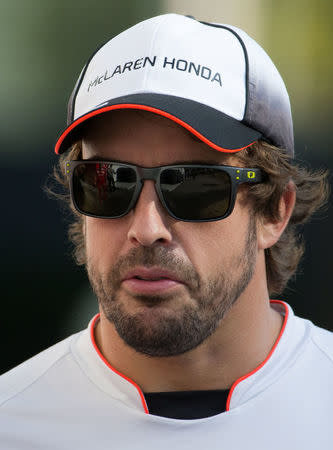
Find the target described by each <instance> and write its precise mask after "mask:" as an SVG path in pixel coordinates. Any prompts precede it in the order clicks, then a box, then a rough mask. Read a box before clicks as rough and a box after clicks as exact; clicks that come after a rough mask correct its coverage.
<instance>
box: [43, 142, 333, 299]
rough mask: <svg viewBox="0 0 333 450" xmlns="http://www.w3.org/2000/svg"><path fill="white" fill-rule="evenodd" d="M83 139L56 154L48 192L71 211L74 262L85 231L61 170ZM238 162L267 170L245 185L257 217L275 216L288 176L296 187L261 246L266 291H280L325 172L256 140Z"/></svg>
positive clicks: (323, 188)
mask: <svg viewBox="0 0 333 450" xmlns="http://www.w3.org/2000/svg"><path fill="white" fill-rule="evenodd" d="M81 154H82V148H81V141H80V142H77V143H76V144H74V145H73V147H72V148H71V150H70V151H69V153H66V154H65V155H61V156H60V160H59V162H58V164H57V165H56V166H55V167H54V170H53V179H54V180H55V181H56V182H57V183H59V184H60V185H61V186H62V187H63V188H64V191H63V192H61V193H60V192H57V191H56V190H55V189H54V187H52V186H47V187H46V191H47V192H48V193H49V194H50V195H52V197H55V198H57V199H60V200H62V201H64V202H65V204H66V205H67V206H69V208H70V209H71V211H72V212H73V214H74V221H73V222H72V223H71V224H70V226H69V232H68V234H69V239H70V240H71V242H72V243H73V244H74V251H73V256H74V259H75V260H76V262H77V264H78V265H83V264H85V263H86V253H85V240H84V234H83V226H84V219H83V216H82V215H81V214H79V213H78V212H77V211H76V210H75V209H74V207H73V205H72V203H71V200H70V196H69V189H68V179H67V176H66V175H65V161H66V160H74V159H80V157H81ZM237 157H238V159H239V161H240V162H241V163H242V165H244V166H245V167H259V168H260V169H262V170H263V171H264V172H265V173H266V174H267V180H266V181H265V182H264V183H260V184H255V185H249V187H248V197H247V198H248V199H249V200H250V201H251V204H252V207H253V210H254V212H255V214H256V215H257V216H261V217H265V218H269V219H272V220H277V219H278V218H279V200H280V198H281V195H282V193H283V192H284V191H285V189H288V186H290V184H289V182H290V181H292V182H293V184H294V188H295V190H296V204H295V208H294V210H293V213H292V216H291V218H290V221H289V223H288V225H287V227H286V229H285V230H284V232H283V234H282V235H281V237H280V239H279V240H278V242H277V243H276V244H275V245H273V246H272V247H270V248H268V249H266V250H265V261H266V272H267V286H268V291H269V294H270V295H272V294H280V293H281V292H282V291H283V290H284V288H285V286H286V284H287V282H288V280H289V279H290V278H291V277H292V276H293V275H294V274H295V272H296V269H297V266H298V264H299V262H300V259H301V257H302V255H303V253H304V243H303V240H302V238H301V235H300V230H299V226H300V225H302V224H304V223H305V222H306V221H307V220H308V219H309V217H310V216H311V215H312V214H313V213H314V212H315V211H316V210H318V209H319V208H321V207H322V206H324V205H325V204H326V202H327V199H328V195H329V184H328V180H327V178H328V172H327V171H326V170H318V171H312V170H310V169H308V168H305V167H302V166H301V165H299V164H297V163H296V162H295V161H294V160H293V159H292V158H291V157H290V156H288V155H287V154H286V152H285V151H284V150H282V149H280V148H277V147H274V146H272V145H270V144H268V143H266V142H264V141H258V142H256V143H255V144H253V145H251V146H250V147H248V148H247V149H244V150H242V151H240V152H238V153H237Z"/></svg>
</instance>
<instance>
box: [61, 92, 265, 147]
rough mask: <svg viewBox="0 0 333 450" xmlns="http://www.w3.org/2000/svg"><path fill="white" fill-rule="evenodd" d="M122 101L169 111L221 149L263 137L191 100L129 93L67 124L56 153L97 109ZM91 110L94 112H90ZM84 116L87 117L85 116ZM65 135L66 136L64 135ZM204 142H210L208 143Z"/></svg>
mask: <svg viewBox="0 0 333 450" xmlns="http://www.w3.org/2000/svg"><path fill="white" fill-rule="evenodd" d="M124 104H125V105H126V104H128V105H134V106H133V108H134V109H135V105H138V107H139V106H140V105H142V106H147V107H148V108H155V109H156V110H157V111H156V113H157V114H158V113H159V111H161V115H164V114H163V113H166V114H169V115H170V116H172V117H174V118H175V119H176V120H175V121H176V122H177V119H178V120H179V121H182V122H183V123H185V124H186V125H188V126H189V127H191V128H192V129H194V130H195V131H196V132H197V133H198V134H200V135H201V136H202V137H203V139H202V140H203V142H205V140H204V139H206V140H208V141H209V142H211V143H213V144H214V145H215V146H217V147H220V148H221V150H222V149H225V150H230V151H237V150H240V149H241V148H244V147H246V146H248V145H250V144H252V143H253V142H255V141H257V140H258V139H260V138H261V136H262V135H261V133H260V132H258V131H257V130H254V129H252V128H249V127H248V126H246V125H245V124H243V123H242V122H241V121H238V120H236V119H234V118H232V117H229V116H227V115H226V114H224V113H222V112H220V111H218V110H216V109H214V108H212V107H210V106H207V105H204V104H202V103H199V102H196V101H193V100H189V99H186V98H182V97H176V96H171V95H163V94H151V93H144V94H131V95H126V96H122V97H118V98H115V99H112V100H110V101H108V102H103V103H102V104H101V106H100V107H96V108H95V109H93V110H91V111H87V112H86V113H85V114H84V115H83V116H81V117H79V118H77V119H76V120H75V121H74V122H73V124H72V125H70V127H72V129H71V130H70V131H69V133H68V134H67V135H66V130H65V131H64V132H63V133H62V135H61V136H60V138H59V140H58V141H60V147H59V151H58V153H63V152H64V151H66V150H67V149H68V148H69V147H70V146H71V145H72V144H73V143H74V142H75V141H77V140H78V139H80V138H81V137H82V133H83V131H84V128H85V126H86V125H87V123H88V122H89V121H90V120H92V119H93V118H94V117H96V115H98V111H101V113H100V114H105V113H106V112H108V111H107V110H106V108H108V107H111V106H116V105H124ZM148 108H147V109H148ZM115 109H116V108H115ZM138 109H140V108H138ZM141 109H144V108H141ZM94 112H96V114H93V113H94ZM92 114H93V115H92ZM85 116H87V118H86V119H85ZM172 117H171V119H172ZM75 122H77V126H75ZM67 128H69V127H67ZM64 134H65V136H64V137H63V135H64ZM61 139H62V141H61ZM207 144H208V145H209V143H207Z"/></svg>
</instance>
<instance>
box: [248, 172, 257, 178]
mask: <svg viewBox="0 0 333 450" xmlns="http://www.w3.org/2000/svg"><path fill="white" fill-rule="evenodd" d="M255 176H256V174H255V172H253V171H249V172H247V177H248V178H255Z"/></svg>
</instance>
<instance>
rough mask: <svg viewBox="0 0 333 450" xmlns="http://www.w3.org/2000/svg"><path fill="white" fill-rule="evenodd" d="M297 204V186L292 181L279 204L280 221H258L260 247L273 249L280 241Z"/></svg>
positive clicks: (266, 219) (264, 219)
mask: <svg viewBox="0 0 333 450" xmlns="http://www.w3.org/2000/svg"><path fill="white" fill-rule="evenodd" d="M295 202H296V191H295V185H294V183H293V182H292V181H290V182H289V183H288V185H287V187H286V189H285V191H284V192H283V194H282V196H281V198H280V202H279V216H280V217H279V219H277V220H274V221H273V220H272V219H268V218H265V217H264V218H262V219H261V220H259V221H258V247H259V249H262V250H264V249H266V248H269V247H272V246H273V245H274V244H276V242H277V241H278V240H279V238H280V236H281V234H282V233H283V231H284V229H285V228H286V226H287V225H288V222H289V220H290V217H291V215H292V212H293V209H294V206H295Z"/></svg>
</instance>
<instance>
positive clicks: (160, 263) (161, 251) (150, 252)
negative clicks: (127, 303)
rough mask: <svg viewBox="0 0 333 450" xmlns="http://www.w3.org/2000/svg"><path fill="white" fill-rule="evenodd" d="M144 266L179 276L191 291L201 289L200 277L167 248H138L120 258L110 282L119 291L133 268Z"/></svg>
mask: <svg viewBox="0 0 333 450" xmlns="http://www.w3.org/2000/svg"><path fill="white" fill-rule="evenodd" d="M137 266H144V267H147V268H150V267H156V266H157V267H159V268H160V269H165V270H169V271H170V272H173V273H175V274H177V277H178V278H180V279H181V281H183V282H184V283H185V284H186V285H187V286H188V288H189V289H190V290H193V291H197V290H198V289H200V286H201V280H200V276H199V274H198V273H197V271H196V270H195V268H194V267H193V265H192V264H191V263H190V261H189V260H184V259H183V258H181V257H180V256H179V255H176V254H175V253H174V252H173V251H172V250H170V249H167V248H165V247H161V246H156V247H137V248H132V249H131V250H130V251H129V252H128V253H127V254H126V255H123V256H120V257H119V258H118V260H117V261H116V263H115V265H114V266H113V268H112V270H111V272H110V277H109V281H110V282H111V283H112V285H113V286H114V288H116V289H118V288H119V287H120V284H121V280H122V279H123V277H124V275H125V274H126V273H127V272H128V271H129V270H131V269H132V268H133V267H137Z"/></svg>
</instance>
